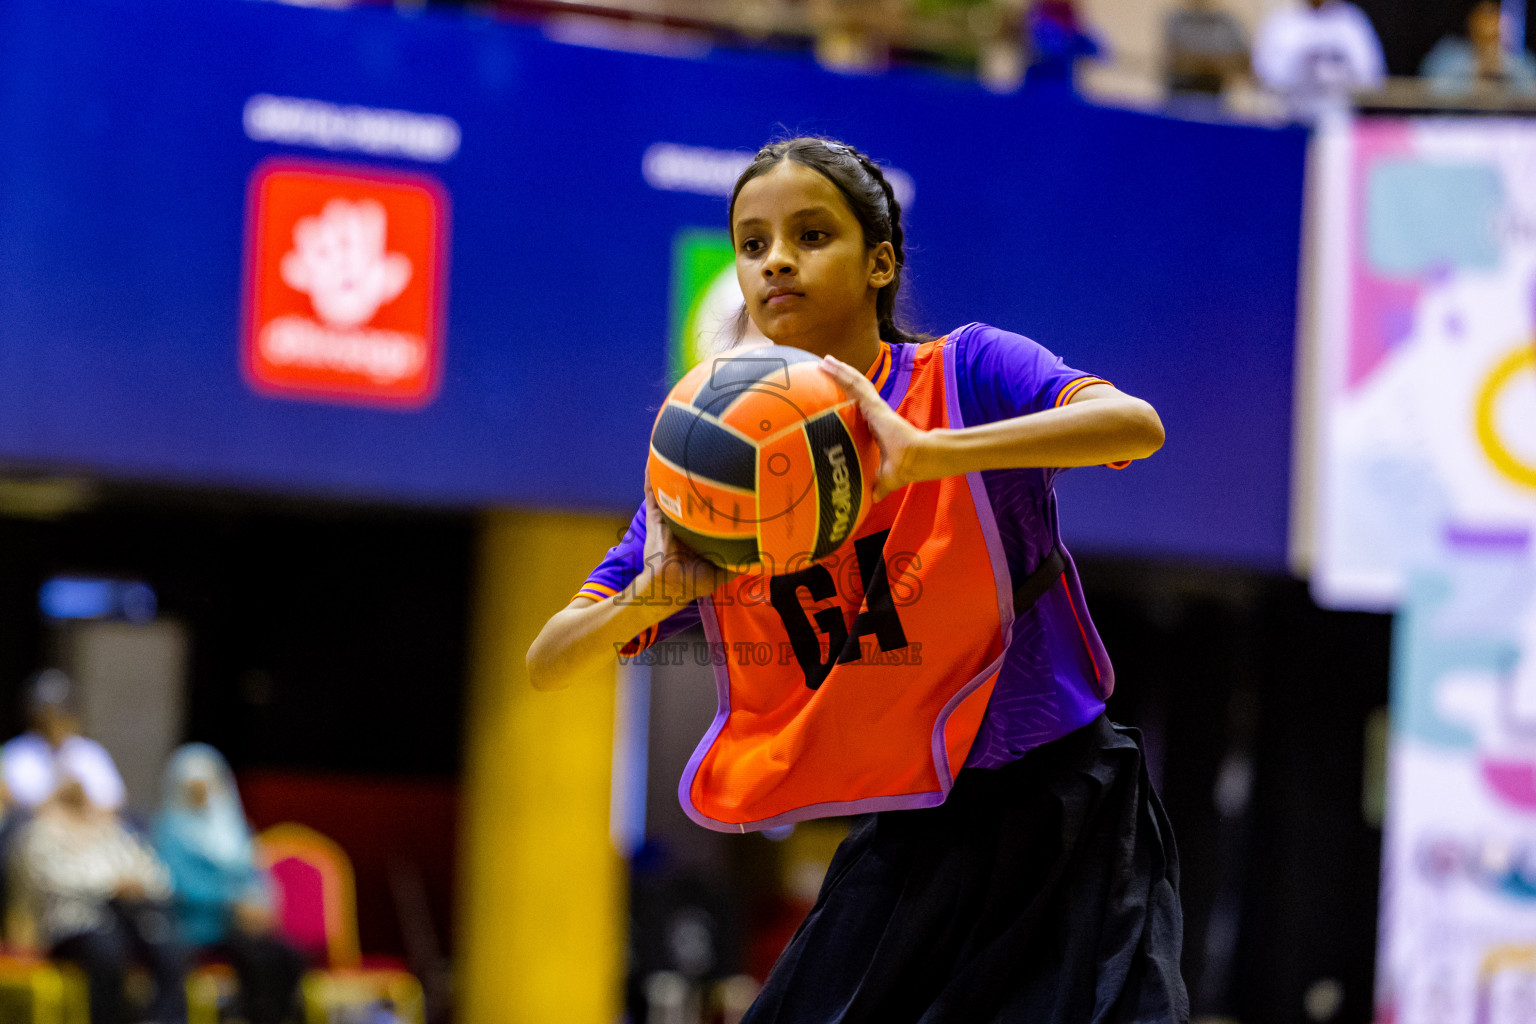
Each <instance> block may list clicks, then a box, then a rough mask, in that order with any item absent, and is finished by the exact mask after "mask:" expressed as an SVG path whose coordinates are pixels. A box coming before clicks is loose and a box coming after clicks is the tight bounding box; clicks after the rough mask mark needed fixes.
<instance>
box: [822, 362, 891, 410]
mask: <svg viewBox="0 0 1536 1024" xmlns="http://www.w3.org/2000/svg"><path fill="white" fill-rule="evenodd" d="M834 363H835V361H834V360H833V359H832V357H831V356H827V357H826V359H825V360H824V361H822V362H821V363H819V364H818V365H819V366H820V367H821V368H822V369H823V370H824V371H826V373H827V375H828V376H830V377H831V378H832V379H833V380H835V381H837V383H838V384H839V385H840V386H841V387H842V389H843V391H844V392H846V393H847V395H848V397H849V398H852V399H853V400H854V402H855V403H856V404H857V405H858V407H859V411H860V412H862V413H863V414H864V418H865V419H874V418H876V417H879V416H883V415H884V414H885V413H887V412H891V407H890V406H889V405H886V404H885V400H884V399H882V398H881V397H880V392H878V391H876V390H875V386H874V385H873V384H871V383H870V382H869V378H868V377H866V376H864V375H863V374H862V373H859V372H857V371H856V370H854V369H853V367H851V366H849V365H848V364H847V363H835V365H833V364H834Z"/></svg>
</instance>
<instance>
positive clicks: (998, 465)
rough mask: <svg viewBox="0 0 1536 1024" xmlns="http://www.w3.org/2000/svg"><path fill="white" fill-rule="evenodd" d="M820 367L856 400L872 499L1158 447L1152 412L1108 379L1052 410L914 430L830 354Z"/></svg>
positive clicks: (1159, 424)
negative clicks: (870, 448)
mask: <svg viewBox="0 0 1536 1024" xmlns="http://www.w3.org/2000/svg"><path fill="white" fill-rule="evenodd" d="M821 366H822V369H823V370H825V371H826V372H827V373H829V374H831V375H832V377H833V378H834V379H835V380H836V381H837V382H838V383H839V384H840V385H842V388H843V390H844V391H846V392H848V394H849V395H850V396H852V397H853V399H854V400H855V401H857V402H858V403H859V411H860V412H861V413H863V414H864V419H865V421H866V422H867V423H868V424H869V427H870V431H871V432H872V433H873V434H874V435H875V439H876V440H877V441H878V442H879V444H880V471H879V475H878V476H877V477H876V478H875V500H876V501H878V500H880V499H881V498H883V497H885V496H886V495H887V494H889V493H891V492H892V491H894V490H896V489H897V488H900V487H903V486H905V485H907V484H910V483H916V482H918V481H920V480H940V479H943V478H944V477H947V476H958V475H960V474H962V473H972V472H976V471H978V470H983V469H1014V468H1023V467H1035V466H1040V467H1050V468H1057V467H1065V466H1099V465H1103V464H1105V463H1111V462H1125V461H1128V460H1131V459H1144V458H1146V457H1147V456H1148V455H1151V454H1152V453H1153V452H1155V451H1157V450H1158V449H1159V448H1161V447H1162V446H1163V421H1162V420H1161V419H1160V418H1159V417H1158V415H1157V410H1155V409H1153V408H1152V406H1151V405H1149V404H1148V403H1147V402H1144V401H1142V400H1141V399H1140V398H1134V397H1132V396H1131V395H1127V394H1125V393H1124V392H1123V391H1120V390H1118V389H1116V388H1114V387H1113V386H1111V385H1109V384H1089V385H1087V386H1086V387H1084V388H1082V389H1081V390H1079V391H1078V392H1077V394H1075V395H1073V396H1072V398H1071V399H1070V400H1069V401H1068V402H1067V404H1066V405H1064V406H1062V407H1060V408H1057V409H1047V410H1045V411H1043V412H1037V413H1029V414H1027V415H1024V416H1015V417H1012V418H1011V419H1006V420H998V421H997V422H995V423H983V424H978V425H977V426H974V427H960V428H947V427H939V428H935V429H932V430H920V429H918V428H917V427H915V426H913V425H912V424H911V423H908V422H907V421H906V420H904V419H902V418H901V416H900V414H898V413H897V412H896V410H895V409H892V408H891V407H890V406H889V405H887V404H886V403H885V399H883V398H881V397H880V393H879V392H878V391H876V390H875V387H874V385H873V384H871V383H870V382H869V381H868V380H867V379H866V378H865V377H864V375H863V374H861V373H859V372H858V371H857V370H854V369H853V368H852V367H851V366H848V365H847V364H846V363H843V362H839V361H838V360H836V359H834V358H833V357H832V356H827V357H825V358H824V359H823V360H822V364H821Z"/></svg>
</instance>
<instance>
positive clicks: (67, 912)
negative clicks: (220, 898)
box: [16, 774, 187, 1024]
mask: <svg viewBox="0 0 1536 1024" xmlns="http://www.w3.org/2000/svg"><path fill="white" fill-rule="evenodd" d="M16 857H17V861H18V874H19V880H20V882H21V886H22V889H23V892H24V893H25V895H26V897H27V904H28V908H29V910H30V912H31V914H30V916H31V919H32V922H33V924H34V927H35V928H36V938H37V941H38V942H39V944H40V945H41V946H42V947H43V948H45V949H47V950H48V952H49V955H50V956H53V957H55V958H57V959H61V960H69V961H72V962H74V963H76V964H79V965H80V967H81V969H83V970H84V971H85V974H86V978H87V980H88V983H89V989H90V1011H91V1021H92V1022H93V1024H129V1022H130V1021H140V1020H145V1019H148V1020H153V1021H155V1022H156V1024H185V1022H186V1019H187V1004H186V991H185V988H184V986H185V977H186V969H185V960H184V956H183V953H182V950H181V947H180V946H179V945H178V944H177V943H176V941H175V938H174V936H173V935H172V930H171V922H170V919H169V917H168V916H167V914H166V912H165V909H164V901H165V899H166V898H167V897H169V896H170V880H169V878H168V876H167V873H166V870H165V865H163V864H161V863H160V861H159V859H158V858H156V857H155V855H154V852H153V851H151V850H150V849H149V847H148V846H146V845H144V844H143V843H142V842H140V841H139V840H138V839H137V838H135V837H134V836H133V834H132V833H130V832H129V831H128V830H127V829H126V828H124V827H123V824H122V822H121V821H120V820H119V819H118V816H117V815H116V814H115V813H114V812H112V811H110V810H107V809H105V808H102V807H97V806H96V805H94V804H92V803H91V800H90V797H89V796H87V795H86V790H85V786H84V784H83V783H82V782H81V780H79V779H77V778H74V777H73V776H70V775H68V774H65V775H64V776H63V777H62V778H60V779H59V780H58V785H57V788H56V789H55V791H54V794H53V796H52V797H51V798H50V799H49V800H48V801H47V802H46V803H44V804H42V805H41V806H40V807H39V808H38V809H37V813H36V814H35V815H34V816H33V817H32V820H31V821H30V822H28V823H27V825H26V827H25V828H24V829H23V831H22V834H21V837H20V840H19V843H18V845H17V850H16ZM135 960H137V961H138V962H140V963H142V964H143V965H144V966H145V967H146V968H148V969H149V972H150V974H151V976H152V978H153V980H154V986H155V994H154V1000H153V1002H152V1003H151V1004H150V1006H149V1007H148V1009H147V1010H146V1011H145V1012H144V1013H143V1014H140V1015H135V1016H130V1015H129V1013H128V1006H127V1000H126V999H125V998H124V993H123V975H124V972H125V970H126V969H127V967H128V965H129V963H130V962H132V961H135Z"/></svg>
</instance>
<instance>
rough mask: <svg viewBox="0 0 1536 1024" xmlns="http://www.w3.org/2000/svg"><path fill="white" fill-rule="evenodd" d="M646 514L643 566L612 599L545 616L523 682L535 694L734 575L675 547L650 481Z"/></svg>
mask: <svg viewBox="0 0 1536 1024" xmlns="http://www.w3.org/2000/svg"><path fill="white" fill-rule="evenodd" d="M645 509H646V526H645V554H644V560H645V567H644V568H643V569H641V570H640V574H639V575H638V576H636V577H635V578H634V579H633V580H631V581H630V582H629V585H628V586H626V587H625V588H624V589H623V590H621V591H620V592H619V593H618V594H616V595H615V596H613V597H610V598H608V599H606V600H603V601H598V600H594V599H592V598H587V597H578V598H576V599H575V600H573V601H572V602H571V603H570V604H568V605H566V606H565V607H564V608H562V609H561V610H560V611H558V612H556V613H555V614H554V615H553V616H551V617H550V620H549V621H548V622H546V623H545V624H544V628H543V629H542V630H540V631H539V635H538V636H537V637H535V638H534V641H533V645H532V646H531V647H529V648H528V655H527V659H526V663H527V667H528V678H529V681H530V682H532V683H533V686H534V688H535V689H538V690H563V689H565V688H566V687H567V686H569V685H571V683H572V681H574V680H576V679H578V678H580V677H581V676H582V675H583V674H584V673H587V672H590V671H592V670H593V669H595V668H597V667H599V666H601V665H605V664H608V663H609V662H611V661H612V659H613V658H614V656H615V652H616V651H618V649H619V648H621V647H623V646H624V645H625V644H626V643H628V642H629V641H630V640H632V639H634V638H635V637H636V636H638V635H639V634H640V633H642V632H644V631H645V630H646V629H648V628H649V627H651V626H653V625H655V624H656V623H658V622H660V621H662V620H663V619H665V618H667V616H669V615H671V614H672V613H673V612H676V611H679V610H680V609H682V608H683V607H684V606H685V605H687V604H689V603H690V602H692V601H693V600H695V599H696V598H698V597H701V596H703V595H706V594H710V593H712V592H713V591H714V590H715V589H716V588H717V587H719V586H720V585H722V584H724V583H726V582H727V581H729V580H730V579H731V578H732V577H734V576H736V575H737V574H736V573H732V572H729V571H727V570H725V569H721V568H719V567H718V566H716V565H714V564H712V563H710V562H708V561H705V560H704V559H702V558H700V557H699V556H698V555H696V554H694V553H693V552H691V551H689V550H688V549H687V548H686V547H685V546H683V545H682V544H681V543H679V542H678V540H677V539H676V538H675V537H674V536H673V535H672V531H671V530H670V529H668V527H667V522H666V520H665V519H664V518H663V517H662V515H661V510H660V509H659V508H657V506H656V502H655V499H653V498H652V497H651V488H650V481H649V479H647V481H646V487H645Z"/></svg>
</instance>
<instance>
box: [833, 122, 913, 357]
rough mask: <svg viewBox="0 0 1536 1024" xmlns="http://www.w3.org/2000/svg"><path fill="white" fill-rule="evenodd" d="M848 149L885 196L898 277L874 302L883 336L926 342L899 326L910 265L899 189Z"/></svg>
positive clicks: (867, 159)
mask: <svg viewBox="0 0 1536 1024" xmlns="http://www.w3.org/2000/svg"><path fill="white" fill-rule="evenodd" d="M848 152H849V153H851V154H852V155H853V158H854V159H855V160H857V161H858V163H859V167H860V168H862V169H863V171H864V173H865V174H867V175H869V178H870V180H871V181H873V182H874V183H875V184H876V185H878V186H879V187H880V191H881V192H882V193H884V195H885V221H886V228H887V231H888V233H889V235H890V238H889V241H890V243H891V248H892V249H893V250H895V253H896V276H895V277H893V278H892V279H891V283H890V284H888V285H886V286H885V287H884V288H882V289H880V294H879V296H878V298H877V299H876V301H875V312H876V314H877V316H878V318H879V323H880V337H881V338H882V339H884V340H885V341H910V342H920V341H924V340H926V339H925V338H924V337H923V336H921V335H917V334H913V333H911V332H909V331H905V330H902V329H901V328H900V327H898V326H897V325H896V295H897V293H898V292H899V291H900V290H901V271H902V268H904V267H905V266H906V265H907V252H906V245H905V232H904V231H902V227H901V203H900V202H899V201H897V199H896V190H895V189H894V188H893V187H892V186H891V181H890V179H889V178H887V177H886V176H885V172H884V171H882V170H881V169H880V165H879V164H877V163H875V162H874V160H872V159H870V157H869V156H868V155H867V154H864V153H861V152H859V151H858V150H857V149H854V148H853V147H852V146H849V147H848Z"/></svg>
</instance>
